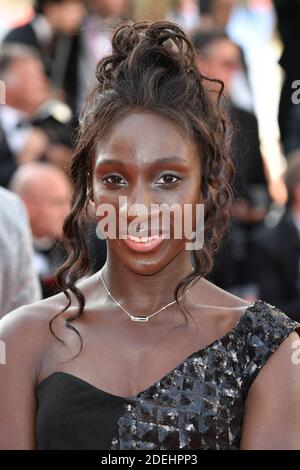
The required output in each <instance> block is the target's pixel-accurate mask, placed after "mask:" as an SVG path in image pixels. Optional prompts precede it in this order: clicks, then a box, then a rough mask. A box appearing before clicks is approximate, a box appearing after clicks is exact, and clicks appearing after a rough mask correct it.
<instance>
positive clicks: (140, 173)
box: [93, 112, 201, 274]
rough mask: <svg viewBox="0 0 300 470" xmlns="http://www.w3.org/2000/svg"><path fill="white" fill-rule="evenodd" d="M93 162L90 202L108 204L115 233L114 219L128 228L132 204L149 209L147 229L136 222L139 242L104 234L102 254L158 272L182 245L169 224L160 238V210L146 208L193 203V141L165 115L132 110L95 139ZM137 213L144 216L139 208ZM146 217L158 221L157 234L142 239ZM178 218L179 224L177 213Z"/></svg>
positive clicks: (196, 184) (196, 188)
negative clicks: (105, 245) (112, 211)
mask: <svg viewBox="0 0 300 470" xmlns="http://www.w3.org/2000/svg"><path fill="white" fill-rule="evenodd" d="M94 166H95V167H94V173H93V199H94V202H95V205H96V207H98V206H99V204H110V205H112V206H113V207H114V209H115V211H116V215H117V233H119V232H118V228H119V220H122V222H123V221H124V220H125V225H126V228H127V229H128V226H129V225H130V224H132V222H133V219H136V215H137V213H136V212H135V215H134V216H133V215H132V214H133V213H132V214H131V215H130V216H129V215H128V212H130V210H129V208H130V207H132V205H135V204H142V205H143V207H145V208H146V209H148V210H149V212H148V216H149V217H148V216H147V217H146V216H145V219H144V221H145V223H146V227H148V229H149V230H148V229H147V232H144V233H143V228H142V226H139V227H137V230H138V231H139V230H140V231H141V232H140V233H139V236H140V237H142V241H137V240H136V238H135V237H134V238H131V239H127V240H126V239H121V238H118V239H108V253H110V252H111V253H112V254H113V255H116V256H117V257H118V259H119V262H121V263H123V264H124V265H125V266H126V267H127V268H128V269H129V270H131V271H132V272H135V273H141V274H154V273H156V272H159V271H160V270H161V269H163V268H164V267H165V266H167V265H168V264H169V263H170V262H171V261H172V260H173V259H174V258H175V257H176V256H177V255H178V253H180V252H182V250H184V249H185V239H184V238H183V239H175V238H174V236H173V235H172V234H174V226H173V227H172V225H171V233H170V232H169V235H170V237H171V238H170V239H166V238H163V237H161V235H162V231H163V230H164V229H165V228H166V227H163V226H162V218H161V212H160V211H159V210H154V209H153V206H152V208H151V204H155V205H161V204H167V205H168V206H171V205H173V204H177V205H179V206H180V207H181V208H183V206H184V205H185V204H190V205H193V206H195V204H196V203H199V202H201V201H200V158H199V152H198V151H197V149H196V145H195V143H194V142H193V141H191V140H190V139H188V138H187V137H186V136H185V135H184V133H183V131H181V130H180V129H179V127H178V126H176V124H173V122H172V121H170V120H169V119H166V118H164V117H161V116H160V115H158V114H155V113H146V112H132V113H130V114H128V115H127V116H126V117H124V118H122V119H121V120H119V121H118V122H117V123H116V124H115V125H114V126H113V128H112V130H111V131H110V133H109V135H108V136H107V137H106V138H105V139H103V140H102V141H101V142H99V144H98V149H97V152H96V155H95V163H94ZM121 196H123V198H124V197H126V204H125V205H123V203H120V197H121ZM124 199H125V198H124ZM151 210H152V212H151ZM182 213H183V210H182ZM140 215H141V217H144V213H140ZM150 216H151V217H153V219H156V221H157V220H160V222H159V230H158V231H156V235H157V236H159V235H160V238H159V239H157V236H156V239H154V240H153V239H151V238H150V239H148V240H147V237H148V236H149V235H150V234H151V233H150V227H151V225H150V220H149V219H150ZM140 220H141V219H140ZM177 223H178V222H177ZM179 223H180V224H183V218H182V220H181V221H180V222H179ZM173 224H174V218H173ZM144 225H145V224H144ZM182 233H184V231H183V230H182ZM127 234H128V232H127Z"/></svg>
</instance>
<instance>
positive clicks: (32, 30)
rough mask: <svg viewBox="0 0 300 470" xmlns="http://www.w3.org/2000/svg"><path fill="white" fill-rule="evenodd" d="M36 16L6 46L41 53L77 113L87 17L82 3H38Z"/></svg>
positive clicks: (70, 0)
mask: <svg viewBox="0 0 300 470" xmlns="http://www.w3.org/2000/svg"><path fill="white" fill-rule="evenodd" d="M35 11H36V14H35V16H34V18H33V20H32V21H31V22H30V23H28V24H25V25H22V26H19V27H17V28H15V29H12V30H11V31H10V32H9V33H8V34H7V35H6V36H5V38H4V43H22V44H25V45H27V46H31V47H33V48H34V49H36V50H37V51H38V53H39V54H40V58H41V59H42V60H43V61H44V65H45V68H46V72H47V75H48V76H49V77H50V79H51V81H52V83H53V85H54V86H55V88H56V89H57V90H58V91H60V90H62V91H63V96H62V97H61V98H62V99H63V100H64V99H65V100H66V101H67V103H68V105H69V106H70V107H71V108H72V110H73V111H77V104H76V101H77V92H78V85H79V83H78V79H79V77H78V75H79V71H80V70H79V58H80V54H81V39H80V27H81V25H82V21H83V19H84V16H85V9H84V6H83V2H82V1H81V0H37V1H36V2H35Z"/></svg>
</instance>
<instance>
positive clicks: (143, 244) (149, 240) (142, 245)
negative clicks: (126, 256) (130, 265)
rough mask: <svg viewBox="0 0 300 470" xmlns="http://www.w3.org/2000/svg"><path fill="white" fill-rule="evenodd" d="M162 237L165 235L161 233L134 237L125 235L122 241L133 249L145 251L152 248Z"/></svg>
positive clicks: (161, 240)
mask: <svg viewBox="0 0 300 470" xmlns="http://www.w3.org/2000/svg"><path fill="white" fill-rule="evenodd" d="M164 239H165V237H164V236H163V235H153V236H151V237H134V236H132V235H127V237H126V238H125V239H124V240H123V241H124V243H126V245H127V246H128V247H129V248H131V249H132V250H133V251H139V252H143V253H145V252H148V251H152V250H154V249H155V248H156V247H157V246H159V245H160V244H161V243H162V242H163V240H164Z"/></svg>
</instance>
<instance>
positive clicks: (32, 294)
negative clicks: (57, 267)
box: [0, 188, 41, 317]
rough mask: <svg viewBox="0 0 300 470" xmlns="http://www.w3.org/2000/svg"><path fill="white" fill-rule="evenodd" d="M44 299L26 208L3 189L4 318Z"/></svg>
mask: <svg viewBox="0 0 300 470" xmlns="http://www.w3.org/2000/svg"><path fill="white" fill-rule="evenodd" d="M40 299H41V289H40V284H39V281H38V276H37V273H36V271H35V267H34V261H33V249H32V236H31V232H30V228H29V223H28V217H27V213H26V210H25V207H24V205H23V203H22V201H21V200H20V198H19V197H17V196H16V195H15V194H13V193H11V192H10V191H8V190H6V189H4V188H0V317H3V316H4V315H6V314H7V313H8V312H10V311H11V309H15V308H17V307H21V306H22V305H27V304H30V303H33V302H36V301H38V300H40Z"/></svg>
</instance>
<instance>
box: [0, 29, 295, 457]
mask: <svg viewBox="0 0 300 470" xmlns="http://www.w3.org/2000/svg"><path fill="white" fill-rule="evenodd" d="M112 43H113V54H112V55H111V56H109V57H108V58H106V59H103V60H102V61H101V62H100V63H99V65H98V69H97V78H98V84H97V86H96V87H95V89H94V90H93V92H92V93H91V95H90V97H89V98H88V100H87V104H86V107H85V109H84V111H83V114H82V118H81V127H80V132H79V136H78V144H77V150H76V153H75V155H74V160H73V164H72V169H71V174H72V180H73V184H74V199H73V208H72V211H71V213H70V215H69V217H68V218H67V220H66V222H65V227H64V229H65V236H66V240H67V241H68V243H69V248H70V256H69V258H68V260H67V261H66V263H65V265H64V266H63V267H62V268H61V270H60V274H59V279H60V284H61V287H62V289H63V292H62V293H60V294H58V295H56V296H54V297H51V298H50V299H46V300H43V301H41V302H36V303H34V304H32V305H30V306H25V307H23V308H20V309H18V310H15V311H14V312H11V313H10V314H9V315H7V316H6V317H5V318H4V319H3V320H2V322H1V324H0V326H1V331H0V337H1V339H2V340H3V341H5V345H6V354H7V361H6V362H7V364H6V365H5V366H3V367H2V368H1V370H0V373H1V375H0V394H1V403H0V422H1V426H0V442H1V447H2V448H5V449H9V448H17V449H34V448H37V449H178V448H180V449H237V448H241V449H258V448H265V449H279V448H289V449H295V448H299V447H300V435H299V429H300V407H299V398H298V396H299V393H298V391H299V386H300V373H299V367H297V365H296V363H297V361H296V359H297V355H295V353H296V352H297V350H295V349H293V348H295V345H296V346H297V343H296V340H297V338H298V335H297V333H296V330H297V328H299V327H300V325H299V324H298V323H296V322H293V321H292V320H290V319H289V318H288V317H287V316H286V315H285V314H284V313H283V312H281V311H279V310H278V309H277V308H276V307H274V306H271V305H269V304H267V303H265V302H264V301H262V300H257V301H255V302H253V303H251V304H250V305H249V304H248V303H247V302H246V301H244V300H242V299H240V298H238V297H236V296H234V295H232V294H230V293H228V292H225V291H223V290H222V289H220V288H217V287H216V286H215V285H213V284H211V283H210V282H208V281H207V280H206V279H205V275H206V274H207V273H208V272H209V271H210V269H211V267H212V260H213V253H214V251H215V249H216V248H217V246H218V244H219V243H220V239H221V236H222V234H223V233H224V230H225V227H226V224H227V222H228V220H229V213H230V202H231V196H232V191H231V187H232V178H233V168H232V163H231V161H230V151H229V149H228V142H227V140H228V139H227V136H228V135H229V133H228V131H227V125H226V121H225V119H224V117H223V116H222V115H221V112H220V111H219V109H218V104H217V101H218V100H215V99H212V97H211V96H210V92H209V91H208V89H209V85H210V81H209V80H208V79H205V78H204V77H203V76H202V75H200V74H199V72H198V71H197V68H196V64H195V52H194V49H193V46H192V45H191V43H190V42H189V40H188V39H187V38H186V36H185V34H184V32H183V31H182V30H181V29H180V28H179V27H177V26H176V25H173V24H172V23H168V22H157V23H154V24H147V23H138V24H134V25H124V26H121V27H119V28H118V29H117V30H116V31H115V33H114V36H113V40H112ZM201 202H202V203H204V207H205V210H204V223H205V231H204V244H203V246H202V247H201V248H199V247H198V246H196V245H195V244H194V245H193V244H192V243H191V244H192V247H191V246H189V247H187V241H188V240H192V241H195V240H194V238H195V236H196V238H197V233H198V232H197V230H196V228H198V227H199V225H198V219H197V218H196V210H195V209H196V208H197V207H198V206H197V204H199V203H201ZM136 204H139V206H138V207H139V208H140V207H141V208H145V207H146V209H149V208H150V206H151V208H150V212H149V211H148V213H147V214H146V215H145V214H144V213H143V214H141V210H135V211H130V209H132V208H135V209H136V207H137V206H136ZM154 204H155V207H154V208H153V210H152V205H154ZM163 205H165V206H164V207H169V208H170V207H172V206H176V207H177V208H178V207H179V208H181V209H184V208H185V207H187V206H191V207H192V208H193V213H192V218H191V219H190V220H191V221H192V226H191V227H190V228H192V229H193V230H191V232H192V234H194V238H193V237H191V238H189V235H190V232H189V231H188V232H184V236H182V237H181V238H180V237H177V236H176V233H175V232H176V230H177V229H178V228H182V227H178V225H180V224H181V225H182V226H183V225H184V224H185V222H186V220H188V217H187V218H185V216H184V210H183V211H182V214H183V216H182V217H181V219H180V223H178V219H177V223H176V218H175V215H173V216H172V214H171V212H170V214H171V216H170V227H169V232H166V224H164V223H163V222H162V221H163V217H162V214H163V210H162V207H163ZM91 206H94V209H95V212H96V215H97V217H98V220H99V221H100V222H103V220H105V217H106V216H107V214H106V213H105V214H104V213H102V214H100V211H101V208H102V207H105V208H113V209H114V210H115V213H116V214H115V215H116V228H117V229H118V228H121V227H123V229H122V230H124V221H125V228H126V233H125V236H123V235H124V233H121V230H119V231H118V236H117V237H114V236H113V235H112V232H113V230H112V228H111V227H110V231H109V230H106V227H105V225H107V224H108V225H109V224H110V223H111V224H112V227H113V220H112V219H113V217H112V218H111V219H109V218H108V219H107V220H106V222H107V224H106V222H105V223H104V224H102V225H101V224H100V225H99V227H98V228H99V234H100V232H103V231H104V232H105V230H106V233H108V239H107V244H108V245H107V261H106V264H105V266H104V267H103V269H102V270H101V272H97V273H96V274H94V275H92V276H90V277H86V276H85V275H86V273H87V272H88V270H89V266H88V262H87V256H86V247H85V240H84V237H83V233H84V231H83V223H84V220H85V218H86V212H87V211H90V208H91ZM157 207H158V208H157ZM105 210H106V209H105ZM134 212H136V213H135V215H133V214H134ZM99 214H100V215H99ZM136 217H140V218H139V220H138V223H137V224H136V227H135V230H133V229H132V227H133V225H132V224H133V223H134V222H135V221H136ZM149 217H150V218H151V223H152V220H155V221H156V222H157V221H158V222H159V223H158V225H156V233H154V235H153V232H152V231H151V233H150V232H149V230H148V225H149ZM200 225H201V224H200ZM145 226H146V229H145ZM127 229H128V230H127ZM186 233H187V235H186ZM103 235H105V234H103ZM121 235H122V236H121ZM191 244H190V245H191ZM191 248H192V250H191ZM78 279H81V280H80V281H79V282H78V281H77V280H78ZM174 295H175V297H176V298H175V300H174ZM66 297H67V302H66ZM136 317H138V318H136ZM147 317H148V318H147ZM131 320H134V321H131ZM142 320H148V321H142ZM49 326H50V328H49ZM299 331H300V330H299ZM293 353H294V356H292V355H293ZM292 359H293V360H292Z"/></svg>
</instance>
